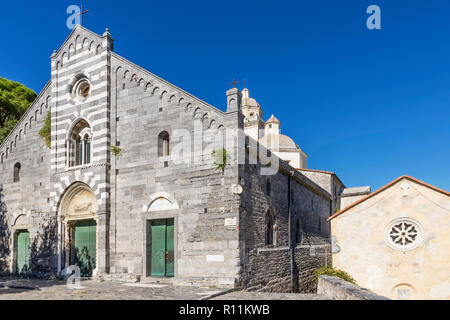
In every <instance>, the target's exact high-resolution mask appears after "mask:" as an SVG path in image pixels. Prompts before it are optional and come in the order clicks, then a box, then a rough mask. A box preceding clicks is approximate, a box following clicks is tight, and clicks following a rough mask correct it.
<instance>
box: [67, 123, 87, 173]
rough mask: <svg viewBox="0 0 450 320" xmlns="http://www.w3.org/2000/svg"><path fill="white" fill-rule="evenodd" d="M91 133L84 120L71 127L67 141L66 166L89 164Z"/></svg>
mask: <svg viewBox="0 0 450 320" xmlns="http://www.w3.org/2000/svg"><path fill="white" fill-rule="evenodd" d="M91 144H92V131H91V127H90V126H89V124H88V123H87V121H86V120H84V119H81V120H80V121H78V122H77V124H76V125H75V126H74V127H73V129H72V132H71V133H70V136H69V139H68V141H67V150H68V166H69V167H73V166H81V165H85V164H89V163H91V152H92V151H91V149H92V148H91Z"/></svg>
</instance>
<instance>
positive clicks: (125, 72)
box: [123, 70, 130, 79]
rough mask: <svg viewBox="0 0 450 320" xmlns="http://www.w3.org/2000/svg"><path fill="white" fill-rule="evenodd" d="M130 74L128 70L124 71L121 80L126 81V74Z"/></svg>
mask: <svg viewBox="0 0 450 320" xmlns="http://www.w3.org/2000/svg"><path fill="white" fill-rule="evenodd" d="M129 73H130V70H125V71H124V72H123V78H124V79H126V78H127V77H128V74H129Z"/></svg>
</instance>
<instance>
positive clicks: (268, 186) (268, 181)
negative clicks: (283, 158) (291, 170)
mask: <svg viewBox="0 0 450 320" xmlns="http://www.w3.org/2000/svg"><path fill="white" fill-rule="evenodd" d="M271 188H272V186H271V184H270V179H267V182H266V194H267V195H268V196H270V191H271Z"/></svg>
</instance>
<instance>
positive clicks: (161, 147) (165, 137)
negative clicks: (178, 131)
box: [158, 131, 170, 157]
mask: <svg viewBox="0 0 450 320" xmlns="http://www.w3.org/2000/svg"><path fill="white" fill-rule="evenodd" d="M169 154H170V148H169V134H168V133H167V132H166V131H163V132H161V133H160V134H159V135H158V156H159V157H165V156H168V155H169Z"/></svg>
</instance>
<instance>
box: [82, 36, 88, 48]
mask: <svg viewBox="0 0 450 320" xmlns="http://www.w3.org/2000/svg"><path fill="white" fill-rule="evenodd" d="M88 41H89V40H88V38H84V39H83V42H82V44H81V48H82V49H84V48H86V46H87V42H88Z"/></svg>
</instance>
